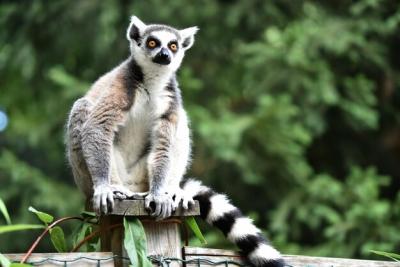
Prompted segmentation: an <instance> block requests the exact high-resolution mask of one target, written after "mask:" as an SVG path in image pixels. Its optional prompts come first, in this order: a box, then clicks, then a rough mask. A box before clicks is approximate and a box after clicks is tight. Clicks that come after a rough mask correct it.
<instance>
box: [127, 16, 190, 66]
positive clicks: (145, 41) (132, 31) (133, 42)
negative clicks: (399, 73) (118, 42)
mask: <svg viewBox="0 0 400 267" xmlns="http://www.w3.org/2000/svg"><path fill="white" fill-rule="evenodd" d="M197 30H198V28H197V27H192V28H187V29H184V30H177V29H174V28H172V27H170V26H166V25H145V24H144V23H143V22H142V21H140V20H139V19H138V18H137V17H132V18H131V24H130V25H129V28H128V31H127V38H128V40H129V41H130V46H131V52H132V54H133V55H134V57H135V60H136V61H137V62H138V64H139V65H140V66H141V67H143V68H145V69H147V70H152V69H155V70H156V71H160V70H171V71H176V70H177V69H178V68H179V66H180V64H181V62H182V59H183V57H184V55H185V51H186V50H187V49H189V48H190V47H191V46H192V45H193V42H194V34H195V33H196V32H197Z"/></svg>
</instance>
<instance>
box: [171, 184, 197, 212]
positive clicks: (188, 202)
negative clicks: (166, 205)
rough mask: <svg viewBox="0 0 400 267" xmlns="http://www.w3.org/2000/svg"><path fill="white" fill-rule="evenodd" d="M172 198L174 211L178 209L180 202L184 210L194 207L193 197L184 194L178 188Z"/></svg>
mask: <svg viewBox="0 0 400 267" xmlns="http://www.w3.org/2000/svg"><path fill="white" fill-rule="evenodd" d="M172 198H173V199H174V205H173V207H174V210H175V209H176V208H178V207H179V203H180V202H181V201H182V207H183V209H185V210H187V209H188V208H189V207H190V206H193V205H194V200H193V196H191V195H190V194H188V193H186V192H185V191H184V190H182V189H181V188H179V187H178V188H177V189H176V190H175V191H174V194H173V197H172Z"/></svg>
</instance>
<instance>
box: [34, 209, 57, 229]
mask: <svg viewBox="0 0 400 267" xmlns="http://www.w3.org/2000/svg"><path fill="white" fill-rule="evenodd" d="M28 210H29V211H30V212H33V213H35V214H36V216H37V217H38V218H39V220H41V221H42V222H43V223H44V224H46V225H47V224H48V223H51V222H52V221H53V219H54V217H53V216H51V215H50V214H47V213H45V212H42V211H38V210H36V209H35V208H34V207H29V208H28Z"/></svg>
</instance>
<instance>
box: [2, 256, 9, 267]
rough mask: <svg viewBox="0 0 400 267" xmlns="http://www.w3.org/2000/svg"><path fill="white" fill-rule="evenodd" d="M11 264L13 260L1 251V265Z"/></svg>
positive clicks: (4, 266)
mask: <svg viewBox="0 0 400 267" xmlns="http://www.w3.org/2000/svg"><path fill="white" fill-rule="evenodd" d="M10 264H11V261H10V260H9V259H8V258H7V257H6V256H4V255H3V254H1V253H0V265H1V266H3V267H9V266H10Z"/></svg>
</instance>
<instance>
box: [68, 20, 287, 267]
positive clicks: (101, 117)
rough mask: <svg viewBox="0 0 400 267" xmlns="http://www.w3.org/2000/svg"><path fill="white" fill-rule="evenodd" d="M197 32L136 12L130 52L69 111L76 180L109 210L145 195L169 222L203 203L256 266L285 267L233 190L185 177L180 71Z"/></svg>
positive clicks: (99, 208) (97, 206) (206, 214)
mask: <svg viewBox="0 0 400 267" xmlns="http://www.w3.org/2000/svg"><path fill="white" fill-rule="evenodd" d="M197 31H198V28H197V27H190V28H186V29H183V30H178V29H175V28H173V27H171V26H167V25H159V24H150V25H146V24H145V23H143V22H142V21H141V20H140V19H139V18H138V17H136V16H132V17H131V22H130V25H129V27H128V30H127V33H126V37H127V39H128V41H129V43H130V51H131V55H130V57H129V58H128V59H126V60H125V61H123V62H122V63H121V64H120V65H119V66H117V67H115V68H114V69H113V70H111V71H110V72H108V73H106V74H104V75H103V76H101V77H100V78H99V79H98V80H97V81H96V82H94V84H93V85H92V86H91V88H90V90H89V91H88V92H87V93H86V95H85V96H83V97H82V98H80V99H78V100H77V101H76V102H75V103H74V105H73V107H72V109H71V112H70V114H69V119H68V123H67V134H66V139H67V140H66V146H67V157H68V160H69V163H70V165H71V168H72V172H73V176H74V179H75V182H76V184H77V186H78V187H79V189H80V190H81V191H82V192H83V193H84V195H85V196H86V198H87V199H88V200H90V201H92V203H93V208H94V210H95V211H96V212H98V213H102V214H106V213H109V212H110V211H111V210H112V208H113V205H114V199H126V198H135V197H144V199H145V201H144V202H145V207H146V208H147V209H148V210H150V214H151V215H152V216H154V217H156V218H157V219H164V218H167V217H169V216H171V214H172V212H173V211H175V209H176V208H177V207H178V205H180V204H181V205H182V207H183V208H184V209H187V208H188V207H189V206H190V205H192V204H194V200H198V201H199V203H200V213H201V217H202V218H203V219H205V220H206V221H207V222H208V223H209V224H211V225H213V226H216V227H217V228H219V229H220V230H221V231H222V232H223V233H224V234H225V236H226V237H227V238H228V239H229V240H230V241H232V242H234V243H236V245H237V246H238V247H239V248H240V249H241V251H242V253H243V254H244V255H245V256H246V257H247V259H248V261H249V262H250V263H251V264H252V265H254V266H274V267H278V266H279V267H281V266H283V265H284V261H283V259H282V257H281V255H280V253H279V252H278V251H277V250H276V249H275V248H273V247H272V246H271V245H270V244H269V243H268V242H267V240H266V239H265V238H264V237H263V236H262V233H261V231H260V229H258V228H257V227H256V226H254V224H253V222H252V220H251V219H249V218H247V217H245V216H244V215H243V214H242V213H241V211H240V210H239V209H238V208H236V207H235V206H233V205H232V204H231V203H230V201H229V200H228V198H227V197H226V196H225V195H223V194H219V193H216V192H214V191H213V190H212V189H210V188H209V187H206V186H205V185H202V183H201V182H200V181H197V180H194V179H188V180H186V181H183V182H182V178H183V176H184V174H185V172H186V169H187V167H188V165H189V163H190V154H191V148H190V147H191V141H190V131H189V122H188V117H187V114H186V112H185V110H184V108H183V104H182V98H181V91H180V89H179V87H178V83H177V81H176V75H175V73H176V71H177V70H178V68H179V67H180V65H181V62H182V60H183V57H184V55H185V52H186V51H187V50H188V49H189V48H190V47H191V46H192V45H193V43H194V35H195V34H196V32H197Z"/></svg>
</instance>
